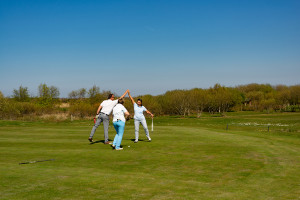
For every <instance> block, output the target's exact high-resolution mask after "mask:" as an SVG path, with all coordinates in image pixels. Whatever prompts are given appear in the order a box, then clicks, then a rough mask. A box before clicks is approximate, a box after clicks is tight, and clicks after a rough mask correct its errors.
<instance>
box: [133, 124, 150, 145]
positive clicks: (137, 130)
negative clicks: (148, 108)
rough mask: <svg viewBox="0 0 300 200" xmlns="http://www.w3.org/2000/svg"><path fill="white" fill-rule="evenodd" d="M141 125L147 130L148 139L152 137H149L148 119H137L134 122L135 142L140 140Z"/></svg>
mask: <svg viewBox="0 0 300 200" xmlns="http://www.w3.org/2000/svg"><path fill="white" fill-rule="evenodd" d="M140 123H141V124H142V126H143V128H144V130H145V133H146V136H147V138H149V137H150V135H149V130H148V127H147V122H146V119H141V120H139V119H135V120H134V129H135V140H138V139H139V129H140Z"/></svg>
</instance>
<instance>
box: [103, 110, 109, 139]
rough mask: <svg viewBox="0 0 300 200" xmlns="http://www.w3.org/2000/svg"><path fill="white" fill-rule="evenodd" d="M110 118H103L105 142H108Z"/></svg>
mask: <svg viewBox="0 0 300 200" xmlns="http://www.w3.org/2000/svg"><path fill="white" fill-rule="evenodd" d="M108 127H109V116H107V115H105V116H103V128H104V142H108Z"/></svg>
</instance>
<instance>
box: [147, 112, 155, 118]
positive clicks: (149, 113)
mask: <svg viewBox="0 0 300 200" xmlns="http://www.w3.org/2000/svg"><path fill="white" fill-rule="evenodd" d="M146 113H148V114H149V115H151V117H152V118H153V117H154V115H153V114H152V113H151V112H150V111H149V110H146Z"/></svg>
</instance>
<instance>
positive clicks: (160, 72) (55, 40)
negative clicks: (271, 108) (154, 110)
mask: <svg viewBox="0 0 300 200" xmlns="http://www.w3.org/2000/svg"><path fill="white" fill-rule="evenodd" d="M299 9H300V1H298V0H294V1H293V0H226V1H225V0H210V1H201V0H198V1H196V0H195V1H192V0H184V1H183V0H181V1H179V0H172V1H166V0H160V1H158V0H151V1H150V0H148V1H146V0H132V1H130V0H128V1H125V0H124V1H120V0H105V1H104V0H98V1H96V0H95V1H91V0H82V1H79V0H69V1H66V0H57V1H55V0H52V1H49V0H48V1H47V0H43V1H38V0H36V1H33V0H26V1H23V0H22V1H21V0H20V1H15V0H0V91H2V93H4V95H6V96H8V95H12V91H13V89H15V88H18V87H19V86H20V85H22V86H24V87H28V88H29V91H30V94H32V95H37V88H38V85H39V84H40V83H46V84H47V85H49V86H50V85H54V86H57V87H58V88H59V89H60V92H61V97H66V96H68V93H69V92H71V91H72V90H77V89H79V88H91V87H92V86H93V85H97V86H99V87H100V89H101V90H111V91H113V92H116V93H117V94H121V93H122V92H123V91H125V90H126V89H127V88H129V89H130V90H131V91H132V93H133V95H140V94H153V95H157V94H162V93H164V92H166V91H167V90H172V89H190V88H195V87H200V88H208V87H211V86H213V85H214V84H215V83H220V84H222V85H225V86H236V85H240V84H248V83H254V82H255V83H270V84H274V85H276V84H286V85H294V84H299V83H300V81H299V80H300V79H299V74H300V12H299Z"/></svg>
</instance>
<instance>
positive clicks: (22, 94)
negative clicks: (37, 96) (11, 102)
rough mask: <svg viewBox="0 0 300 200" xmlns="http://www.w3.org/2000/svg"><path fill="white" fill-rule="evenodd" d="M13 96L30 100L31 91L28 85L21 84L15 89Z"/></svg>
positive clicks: (22, 99) (18, 99)
mask: <svg viewBox="0 0 300 200" xmlns="http://www.w3.org/2000/svg"><path fill="white" fill-rule="evenodd" d="M13 98H14V99H15V100H17V101H22V102H24V101H29V93H28V88H27V87H22V86H20V87H19V89H18V90H17V89H14V90H13Z"/></svg>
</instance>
